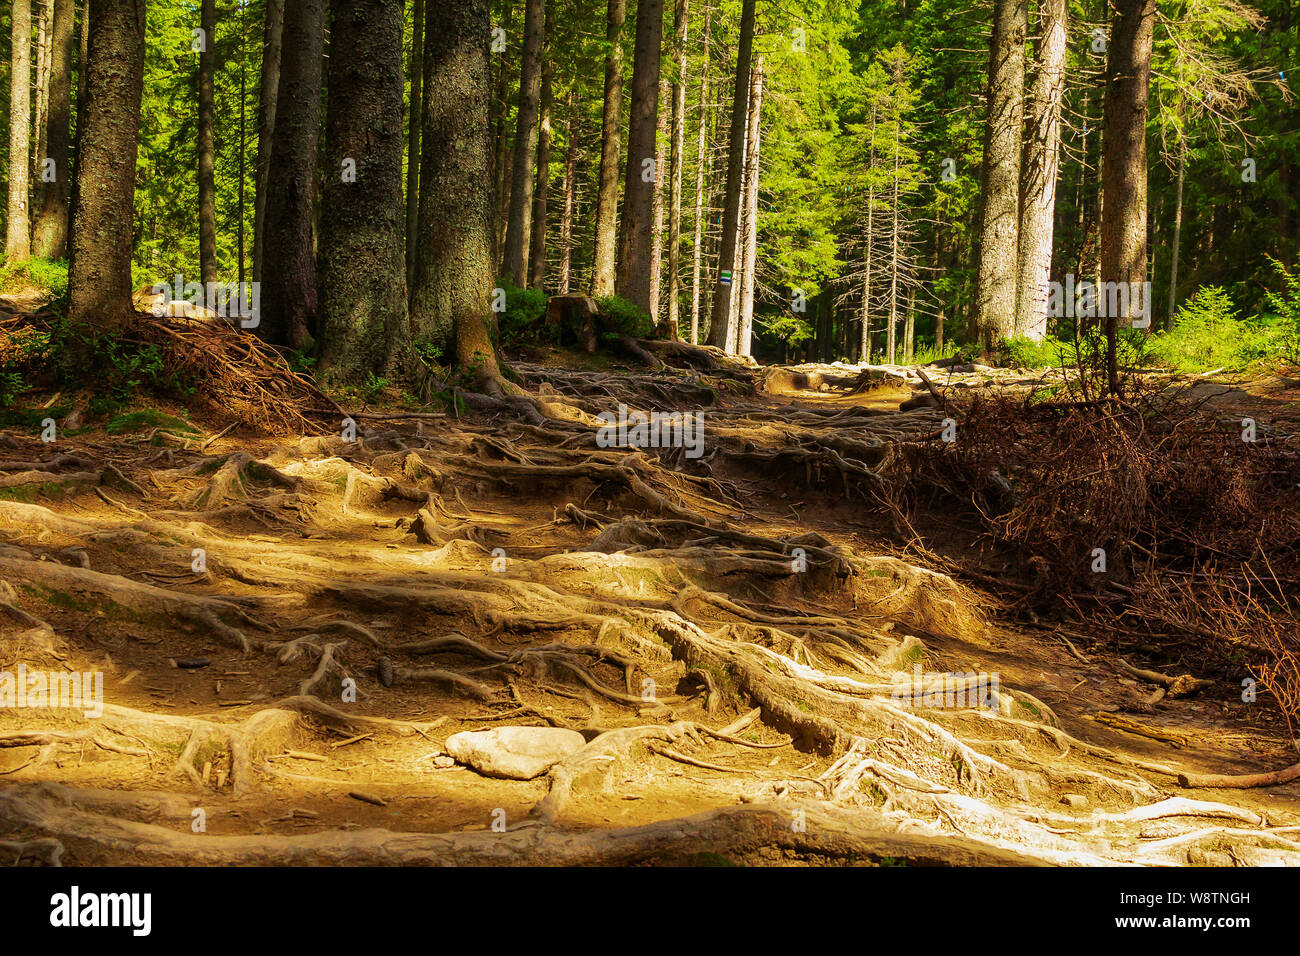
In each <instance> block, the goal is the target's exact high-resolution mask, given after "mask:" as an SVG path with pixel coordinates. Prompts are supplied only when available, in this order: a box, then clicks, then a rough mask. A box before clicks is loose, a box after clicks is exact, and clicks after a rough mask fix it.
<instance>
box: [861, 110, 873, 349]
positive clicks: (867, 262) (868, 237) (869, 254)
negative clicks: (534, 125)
mask: <svg viewBox="0 0 1300 956" xmlns="http://www.w3.org/2000/svg"><path fill="white" fill-rule="evenodd" d="M867 136H869V137H870V138H869V139H868V140H867V231H866V234H865V235H864V237H863V240H862V247H863V248H862V260H863V262H862V267H863V272H862V360H863V361H864V362H870V361H871V349H872V343H871V266H872V264H873V263H872V259H873V254H874V252H875V242H876V235H875V227H876V182H875V177H874V173H875V169H876V105H875V104H874V103H873V104H872V105H871V125H870V127H869V128H868V132H867Z"/></svg>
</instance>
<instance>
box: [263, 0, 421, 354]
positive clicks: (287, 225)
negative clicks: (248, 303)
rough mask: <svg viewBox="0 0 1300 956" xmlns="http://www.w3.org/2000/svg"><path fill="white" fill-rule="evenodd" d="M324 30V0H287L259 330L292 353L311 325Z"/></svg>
mask: <svg viewBox="0 0 1300 956" xmlns="http://www.w3.org/2000/svg"><path fill="white" fill-rule="evenodd" d="M324 30H325V0H286V2H285V8H284V34H285V36H288V37H291V38H292V39H293V42H292V43H286V44H285V45H284V48H283V51H282V57H281V63H280V82H279V89H278V94H277V97H276V100H277V102H276V107H275V134H274V135H273V136H272V141H271V168H270V173H269V175H268V177H267V183H266V213H265V215H266V220H265V223H264V228H265V236H264V239H265V242H264V249H263V254H262V263H263V265H264V267H265V268H264V269H263V272H262V296H261V309H262V316H261V326H260V328H259V333H260V334H261V335H262V336H263V337H264V338H266V340H267V341H269V342H272V343H275V344H277V345H288V346H290V347H292V348H295V349H301V348H302V347H303V346H304V345H306V344H307V342H308V340H309V339H310V336H311V329H312V327H313V326H314V325H315V322H316V305H317V299H316V251H315V243H314V240H313V235H314V232H313V218H314V215H315V196H316V151H317V146H318V141H319V137H320V105H321V104H320V101H321V63H322V58H323V54H324ZM349 158H352V159H359V158H358V157H349ZM331 161H332V162H333V163H334V165H333V167H332V168H331V169H330V170H329V175H330V176H331V177H336V176H340V175H341V170H342V166H341V160H335V159H334V158H333V157H331ZM399 175H400V174H399Z"/></svg>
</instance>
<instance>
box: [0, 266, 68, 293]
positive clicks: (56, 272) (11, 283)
mask: <svg viewBox="0 0 1300 956" xmlns="http://www.w3.org/2000/svg"><path fill="white" fill-rule="evenodd" d="M33 286H34V287H36V288H37V289H40V290H41V291H42V292H45V293H48V294H49V296H50V298H52V299H61V298H63V297H64V296H65V295H67V294H68V261H67V260H66V259H57V260H55V259H41V258H38V257H35V256H33V257H32V258H31V259H22V260H20V261H18V262H11V263H9V264H8V265H6V266H4V267H3V268H0V293H11V292H16V291H20V290H23V289H28V288H31V287H33Z"/></svg>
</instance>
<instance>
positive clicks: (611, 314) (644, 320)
mask: <svg viewBox="0 0 1300 956" xmlns="http://www.w3.org/2000/svg"><path fill="white" fill-rule="evenodd" d="M596 305H597V306H598V307H599V308H600V315H601V319H602V320H603V321H604V324H605V327H606V329H608V330H609V333H611V334H614V335H630V336H632V338H634V339H643V338H646V337H647V336H648V335H650V333H651V332H653V331H654V326H655V324H654V320H653V319H651V318H650V315H649V313H647V312H645V311H644V310H642V308H641V307H640V306H639V305H636V304H635V303H632V302H629V301H628V300H627V299H624V298H622V297H620V296H617V295H610V296H605V297H604V298H603V299H597V300H596Z"/></svg>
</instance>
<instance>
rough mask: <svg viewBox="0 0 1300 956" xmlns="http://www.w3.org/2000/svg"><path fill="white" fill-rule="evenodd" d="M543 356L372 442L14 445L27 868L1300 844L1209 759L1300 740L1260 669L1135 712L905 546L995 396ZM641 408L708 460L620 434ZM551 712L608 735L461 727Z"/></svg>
mask: <svg viewBox="0 0 1300 956" xmlns="http://www.w3.org/2000/svg"><path fill="white" fill-rule="evenodd" d="M518 370H519V371H520V373H521V375H522V377H523V379H524V383H525V386H526V387H527V388H528V389H529V390H530V391H531V392H532V393H533V394H536V395H540V396H542V397H541V398H539V399H538V400H537V401H536V402H535V403H514V404H506V403H497V404H495V405H493V404H491V403H488V404H487V405H486V406H484V407H479V406H474V405H473V403H471V407H472V410H471V411H469V412H462V413H461V414H459V415H458V414H447V415H444V414H438V413H420V414H408V413H402V412H392V413H391V415H389V414H386V413H384V412H383V411H371V412H369V413H367V414H365V415H358V421H359V425H358V427H357V433H356V440H355V441H345V440H344V439H343V437H341V436H342V433H343V431H342V424H341V425H340V437H329V436H326V437H307V438H301V439H292V440H284V439H279V440H273V439H266V438H249V437H240V436H239V434H238V432H237V431H232V432H227V433H225V434H221V432H222V431H223V428H224V425H223V423H221V422H209V423H204V424H205V427H206V428H208V432H207V434H206V435H203V436H201V437H197V438H196V437H194V436H193V435H190V434H180V433H173V432H167V431H165V430H160V429H153V430H149V431H146V432H141V433H136V434H128V435H116V436H108V435H105V434H103V433H102V432H96V431H93V430H91V431H86V432H83V433H82V434H79V435H77V436H76V437H71V438H67V439H60V440H59V441H57V442H54V443H47V442H43V441H42V440H41V438H40V436H39V434H37V433H34V432H33V433H29V432H28V431H24V430H22V429H9V430H7V431H5V432H0V459H3V460H2V461H0V672H3V673H4V674H9V675H13V678H12V680H11V683H10V688H11V690H15V691H16V688H17V679H18V676H19V675H20V673H21V674H22V675H24V676H25V680H26V686H25V687H24V689H23V691H22V693H23V700H22V701H21V702H20V701H14V702H12V703H6V706H4V707H0V863H4V864H10V863H14V862H21V863H23V864H26V865H39V864H47V865H50V864H54V865H57V864H60V863H61V864H63V865H84V864H96V863H118V864H183V863H200V864H207V865H212V864H313V863H346V864H366V863H386V864H395V863H412V864H439V863H451V864H458V863H459V864H568V863H577V864H599V863H610V864H615V863H617V864H626V863H641V862H655V863H675V862H679V863H702V862H735V863H750V864H755V863H760V864H761V863H790V862H806V863H828V864H868V865H870V864H888V865H896V864H898V863H904V864H1036V865H1106V864H1131V863H1138V864H1152V865H1171V864H1172V865H1187V864H1198V863H1208V864H1225V865H1234V864H1240V865H1257V864H1276V863H1283V864H1290V863H1293V862H1296V861H1300V807H1298V806H1297V799H1296V798H1297V794H1300V790H1298V789H1297V787H1298V786H1300V784H1296V783H1291V784H1283V785H1278V786H1274V787H1270V788H1267V789H1254V790H1248V791H1247V790H1195V789H1189V788H1186V787H1183V786H1181V785H1180V783H1179V775H1180V774H1183V775H1189V774H1190V775H1192V777H1193V778H1194V777H1195V775H1198V774H1206V773H1246V772H1252V771H1262V770H1268V769H1272V768H1275V767H1277V766H1285V765H1286V763H1287V761H1286V760H1285V753H1286V748H1285V745H1284V741H1282V740H1281V739H1278V737H1277V736H1270V735H1269V734H1268V733H1267V732H1265V731H1261V730H1260V729H1259V728H1257V727H1251V726H1249V724H1248V721H1249V716H1248V714H1247V712H1245V711H1243V709H1242V706H1241V705H1240V704H1237V705H1235V706H1234V704H1233V696H1232V694H1231V688H1216V687H1205V688H1203V689H1200V690H1199V693H1196V694H1192V695H1188V696H1183V697H1178V698H1176V699H1175V698H1174V697H1172V696H1170V697H1168V698H1166V699H1164V700H1162V701H1160V703H1159V705H1158V706H1156V707H1155V708H1154V711H1153V710H1152V708H1151V707H1150V706H1147V707H1146V708H1145V710H1141V711H1138V712H1137V716H1134V717H1127V716H1125V715H1124V713H1123V711H1124V710H1125V705H1126V702H1128V701H1131V700H1132V699H1135V698H1139V699H1140V698H1141V697H1142V696H1143V694H1144V693H1146V692H1149V691H1151V690H1152V689H1153V687H1154V685H1147V684H1144V683H1143V682H1142V681H1141V680H1140V679H1139V678H1135V677H1134V676H1133V675H1132V674H1131V673H1130V671H1132V668H1131V667H1130V668H1128V670H1125V668H1124V667H1123V666H1121V662H1119V661H1117V660H1113V659H1109V658H1108V657H1107V655H1106V654H1105V653H1104V651H1102V652H1097V651H1096V649H1094V648H1089V647H1087V645H1086V642H1085V639H1086V637H1087V635H1082V636H1081V635H1079V634H1077V633H1073V632H1071V633H1067V634H1058V633H1056V632H1055V631H1054V628H1053V626H1052V625H1051V623H1050V622H1047V621H1042V622H1039V623H1038V624H1037V625H1035V626H1033V627H1031V626H1030V625H1029V624H1018V623H1017V621H1018V620H1019V618H1018V616H1017V614H1016V613H1015V609H1014V607H1013V606H1012V602H1009V601H1006V600H1003V599H999V598H998V597H997V596H995V595H992V594H986V593H982V592H980V591H977V590H973V589H972V588H971V587H970V586H968V584H969V583H971V582H977V579H967V583H962V581H960V580H958V579H955V578H954V577H951V576H949V575H948V574H945V573H943V572H942V569H941V568H939V567H938V566H937V565H935V564H933V563H931V564H930V565H929V566H927V563H926V562H925V561H924V560H923V559H922V558H920V557H917V554H919V553H920V552H918V551H915V550H913V551H909V550H907V548H906V545H907V544H908V534H907V529H906V528H900V526H899V522H898V516H897V512H896V511H893V510H891V509H890V508H888V507H887V506H886V505H885V504H884V499H883V489H884V488H885V487H886V485H888V484H889V483H890V482H891V481H893V480H894V479H895V478H896V474H895V470H896V469H897V467H899V465H898V463H899V462H900V461H901V460H902V459H903V457H904V456H905V453H906V451H907V449H908V448H909V447H910V446H914V445H916V444H917V443H927V442H935V441H938V440H940V438H939V435H940V433H941V431H942V427H943V422H944V419H945V417H946V416H947V415H959V414H960V412H959V411H953V410H946V411H945V410H942V409H941V408H938V407H934V406H935V405H936V404H937V403H930V404H926V403H918V404H919V406H920V407H916V408H914V409H913V410H910V411H899V410H898V405H899V403H900V401H901V400H904V399H907V398H908V397H909V396H910V392H908V391H906V390H904V388H903V387H900V385H899V384H898V382H899V381H900V379H898V378H897V377H894V378H890V377H888V376H884V377H883V379H884V384H881V385H878V386H877V387H875V388H874V389H866V390H865V391H864V390H863V382H864V381H865V379H866V376H863V375H853V374H846V375H843V376H841V378H843V380H844V381H843V382H842V383H841V384H840V386H839V388H838V391H837V390H836V387H835V385H834V384H832V386H831V387H830V388H829V389H827V388H826V387H825V386H824V385H823V386H822V387H821V388H819V390H817V391H813V390H811V387H812V386H811V385H810V382H809V375H808V374H807V373H806V372H800V373H799V374H798V375H792V374H787V375H785V376H783V377H782V379H781V382H782V387H781V388H780V389H779V390H778V389H775V388H773V389H772V391H771V392H768V391H765V390H764V388H763V386H762V383H761V381H760V380H759V377H758V376H757V375H755V374H750V375H742V374H738V373H736V372H734V371H728V370H727V369H725V368H721V369H718V370H714V369H707V370H702V371H685V372H684V371H681V370H677V369H672V368H664V369H659V370H656V371H654V372H651V373H646V372H628V373H626V374H622V373H616V372H609V373H595V372H575V371H569V370H566V369H563V368H555V367H542V366H535V367H534V366H520V367H518ZM814 378H815V379H816V378H819V377H814ZM825 378H826V379H828V380H832V381H833V377H832V376H830V375H827V376H825ZM901 381H902V382H903V385H904V386H905V385H906V379H905V378H903V379H901ZM813 384H816V382H815V381H814V382H813ZM803 386H808V387H807V388H805V387H803ZM619 404H623V405H625V406H627V407H629V408H631V409H633V410H641V411H645V412H652V411H662V412H682V411H696V410H701V411H703V413H704V414H703V435H702V443H701V444H700V446H699V450H700V454H698V455H697V454H694V453H692V454H688V452H691V451H692V449H690V448H687V447H681V446H679V447H658V448H655V447H648V448H647V447H626V446H619V445H618V444H617V443H615V444H611V443H610V442H608V441H598V435H599V432H598V427H599V424H600V422H599V420H598V418H597V416H599V415H600V414H601V412H603V411H610V412H615V411H616V410H617V407H618V405H619ZM521 408H522V409H523V410H524V411H526V412H527V413H526V414H524V413H523V412H522V411H521ZM669 444H671V443H669ZM940 517H941V516H940ZM930 543H931V544H932V545H933V544H934V542H933V540H931V542H930ZM925 553H927V554H932V553H933V552H930V551H926V552H925ZM944 566H945V567H948V569H949V570H950V571H951V570H952V568H951V566H950V564H949V563H948V562H944ZM1081 648H1082V649H1081ZM1083 650H1088V651H1089V653H1088V654H1086V655H1085V654H1084V653H1083V652H1082V651H1083ZM74 675H77V676H78V677H79V678H80V679H81V680H82V681H83V683H84V685H85V686H84V687H83V690H85V691H86V696H89V695H90V691H89V687H90V686H91V685H93V684H94V683H95V681H96V680H102V690H103V697H102V700H101V701H99V702H98V705H95V704H94V703H85V702H84V701H83V704H85V705H84V706H78V707H53V706H48V705H49V704H53V703H56V702H57V701H56V700H54V698H53V696H47V697H46V698H45V699H44V700H42V699H41V698H40V697H39V696H34V694H35V691H34V688H35V687H36V686H37V685H38V684H41V686H44V687H45V692H46V693H47V695H54V694H56V693H57V692H59V691H60V690H67V689H69V688H70V687H71V686H72V680H71V678H72V677H73V676H74ZM0 680H3V678H0ZM3 689H4V685H2V684H0V692H2V691H3ZM1139 692H1142V693H1139ZM20 704H21V705H20ZM23 705H25V706H23ZM521 725H522V726H527V725H535V726H553V727H563V728H569V729H572V730H576V731H578V732H580V733H581V734H582V736H583V737H584V739H585V740H586V745H585V746H583V747H582V748H581V749H579V750H578V751H577V752H576V753H573V754H572V755H571V756H568V757H566V758H564V759H563V760H561V761H560V762H559V763H557V764H555V765H554V766H553V767H552V768H551V769H550V771H549V772H548V773H546V774H545V775H544V776H542V777H538V778H536V779H533V780H528V781H519V780H507V779H496V778H492V777H486V776H483V775H480V774H479V773H478V772H476V771H474V770H472V769H470V768H468V767H465V766H461V765H459V764H457V763H456V762H455V761H454V760H453V759H452V758H451V757H449V756H448V755H447V754H446V752H445V748H444V741H445V740H446V738H447V737H448V736H450V735H451V734H453V733H456V732H458V731H463V730H479V729H488V728H493V727H504V726H521ZM1135 728H1136V730H1135ZM1153 728H1155V729H1156V730H1157V731H1158V732H1156V733H1152V732H1151V731H1152V729H1153ZM1142 730H1146V731H1148V732H1147V733H1142V732H1141V731H1142Z"/></svg>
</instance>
